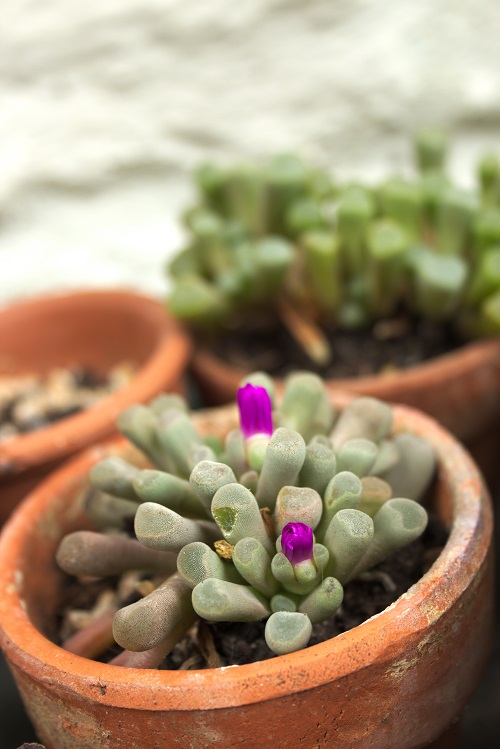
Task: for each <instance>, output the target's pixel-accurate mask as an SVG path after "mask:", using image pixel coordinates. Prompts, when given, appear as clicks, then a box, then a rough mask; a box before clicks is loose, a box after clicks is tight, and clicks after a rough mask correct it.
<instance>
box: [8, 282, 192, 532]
mask: <svg viewBox="0 0 500 749" xmlns="http://www.w3.org/2000/svg"><path fill="white" fill-rule="evenodd" d="M189 353H190V342H189V339H188V337H187V335H186V333H185V332H184V331H183V329H182V328H181V326H180V325H179V324H178V323H177V322H176V321H175V320H173V319H172V318H170V317H169V316H168V315H167V314H166V313H165V309H164V307H163V305H162V304H160V303H159V302H157V301H155V300H153V299H149V298H147V297H144V296H141V295H138V294H135V293H132V292H128V291H85V292H75V293H72V294H67V295H62V296H51V297H42V298H39V299H35V300H31V301H27V302H21V303H19V304H15V305H13V306H11V307H8V308H6V309H4V310H2V311H1V312H0V375H2V374H9V375H11V374H17V373H26V372H39V373H41V374H43V373H45V372H47V371H50V370H51V369H53V368H55V367H68V366H73V365H75V364H80V365H85V366H89V367H91V368H92V369H94V370H96V371H97V372H103V373H104V372H107V371H108V370H109V369H111V368H112V367H113V366H114V365H116V364H118V363H120V362H123V361H128V362H133V363H134V364H135V365H136V366H137V372H136V374H135V375H134V376H133V378H132V380H131V381H130V382H129V383H128V385H126V386H125V387H124V388H122V389H121V390H120V391H118V392H116V393H114V394H113V395H110V396H108V397H107V398H105V399H104V400H102V401H101V402H99V403H98V404H96V405H95V406H93V407H91V408H89V409H87V410H86V411H84V412H82V413H79V414H77V415H75V416H70V417H68V418H67V419H64V420H62V421H60V422H57V423H55V424H53V425H51V426H49V427H46V428H45V429H42V430H40V431H36V432H30V433H27V434H25V435H23V436H21V437H17V438H15V439H13V440H11V441H9V442H4V443H1V444H0V523H1V522H3V521H4V520H5V518H6V517H7V516H8V515H9V514H10V512H11V510H12V508H13V507H14V506H15V505H16V504H17V502H18V501H19V500H20V499H22V497H24V496H25V495H26V494H27V493H28V492H29V491H30V489H32V488H33V486H35V484H36V483H37V482H38V481H39V480H40V479H41V478H42V477H44V476H46V475H47V474H48V473H49V472H50V471H52V470H53V469H54V467H55V466H57V465H59V464H60V463H61V462H62V461H63V460H64V459H65V458H67V457H68V456H70V455H73V454H75V453H76V452H78V451H79V450H81V449H82V448H85V447H88V446H89V445H92V444H94V443H95V442H97V441H98V440H102V439H104V438H107V437H109V436H110V435H112V434H113V433H115V426H114V424H115V419H116V416H117V415H118V414H119V413H120V412H121V411H123V410H124V408H126V407H127V406H129V405H131V404H132V403H136V402H143V401H146V400H148V399H150V398H152V397H153V396H154V395H155V394H157V393H158V392H160V391H162V390H171V389H174V388H175V387H177V386H179V383H180V378H181V376H182V374H183V372H184V369H185V367H186V364H187V360H188V357H189Z"/></svg>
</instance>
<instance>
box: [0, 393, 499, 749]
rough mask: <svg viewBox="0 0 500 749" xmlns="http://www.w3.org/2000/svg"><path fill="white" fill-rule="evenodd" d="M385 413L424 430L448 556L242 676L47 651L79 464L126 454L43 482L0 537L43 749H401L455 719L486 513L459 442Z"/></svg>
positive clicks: (7, 592)
mask: <svg viewBox="0 0 500 749" xmlns="http://www.w3.org/2000/svg"><path fill="white" fill-rule="evenodd" d="M395 416H396V421H395V423H396V429H409V430H411V431H413V432H415V433H417V434H421V435H425V436H426V437H427V438H428V439H429V440H430V441H431V442H432V444H433V445H434V446H435V448H436V450H437V454H438V458H439V471H438V477H437V479H436V482H435V486H434V488H433V491H432V501H433V504H434V506H435V508H436V509H437V511H438V512H439V514H440V516H441V517H442V519H443V520H444V521H445V522H446V523H447V524H449V527H450V536H449V540H448V542H447V544H446V546H445V548H444V550H443V552H442V553H441V555H440V556H439V558H438V559H437V561H436V562H435V564H434V565H433V566H432V568H431V569H430V570H429V571H428V572H427V573H426V574H425V575H424V577H423V578H422V579H421V580H420V581H419V582H418V583H417V584H416V585H414V586H412V587H411V588H410V590H408V592H407V593H405V594H404V595H403V596H401V598H399V599H398V600H397V601H396V602H395V603H394V604H392V605H391V606H390V607H389V608H387V609H386V610H385V611H383V612H382V613H380V614H378V615H377V616H374V617H372V618H371V619H369V620H368V621H366V622H364V623H363V624H361V625H360V626H358V627H356V628H355V629H353V630H351V631H349V632H346V633H344V634H341V635H339V636H338V637H335V638H333V639H331V640H329V641H327V642H323V643H321V644H319V645H315V646H312V647H310V648H307V649H305V650H302V651H299V652H296V653H292V654H290V655H285V656H280V657H276V658H272V659H270V660H268V661H265V662H260V663H254V664H250V665H245V666H238V667H234V668H231V667H230V668H221V669H207V670H204V671H156V670H135V669H127V668H119V667H117V666H110V665H107V664H102V663H96V662H93V661H89V660H87V659H84V658H81V657H79V656H76V655H72V654H70V653H68V652H66V651H64V650H62V649H61V648H59V647H58V646H56V645H54V644H53V643H52V642H51V641H50V639H49V638H50V636H51V635H53V633H54V631H55V627H56V612H57V606H58V600H59V594H60V590H61V585H62V581H63V575H62V573H61V572H60V571H59V570H58V569H57V567H56V565H55V562H54V551H55V549H56V547H57V545H58V543H59V540H60V538H61V537H62V536H63V535H64V534H65V533H67V532H69V531H71V530H74V529H75V528H77V527H82V525H84V521H83V519H82V516H81V508H80V503H81V492H82V489H83V488H84V487H85V486H86V485H87V478H86V476H87V472H88V470H89V467H90V466H91V465H92V464H93V463H94V462H95V461H96V460H98V459H101V458H102V457H103V456H105V455H107V454H109V453H110V452H117V451H118V452H122V451H125V452H127V451H128V450H130V448H125V447H124V446H123V443H115V444H113V445H111V446H109V445H108V446H105V447H99V448H94V449H92V450H90V451H87V452H86V453H85V454H83V455H82V456H80V457H78V458H77V459H76V460H74V461H72V462H71V463H70V464H68V465H66V466H65V467H63V468H62V469H61V470H59V471H58V472H57V473H55V474H54V475H53V476H52V477H50V478H49V479H48V480H47V481H46V482H44V483H43V484H42V485H41V486H40V487H38V489H37V490H36V491H35V492H34V493H33V494H32V495H31V497H30V498H29V499H27V500H26V502H25V503H23V505H22V506H21V507H20V508H19V509H18V510H17V512H16V513H15V515H14V516H13V518H12V519H11V520H10V522H9V524H8V525H7V526H6V528H5V530H4V532H3V537H2V539H1V542H0V625H1V633H0V638H1V645H2V647H3V649H4V651H5V654H6V657H7V659H8V662H9V664H10V667H11V669H12V671H13V673H14V676H15V678H16V681H17V684H18V687H19V690H20V692H21V695H22V698H23V701H24V703H25V705H26V709H27V711H28V713H29V715H30V717H31V719H32V721H33V724H34V726H35V729H36V730H37V732H38V734H39V737H40V739H41V740H42V741H43V743H45V744H46V746H47V747H48V749H74V748H75V747H80V749H104V748H105V749H118V748H119V747H123V748H125V747H127V749H144V748H145V747H151V748H152V747H155V749H177V748H179V749H180V748H182V749H215V747H217V749H220V747H221V746H223V747H236V746H238V747H241V749H255V747H264V746H265V747H272V748H273V749H292V748H293V749H297V747H298V746H302V747H304V749H313V748H316V747H327V746H335V747H336V749H353V747H356V749H368V748H369V749H389V748H390V749H396V747H397V749H409V748H410V747H423V746H427V745H428V744H429V742H431V741H434V740H436V739H437V737H438V736H440V735H441V734H442V733H443V732H444V731H445V730H446V729H447V728H448V727H449V726H450V724H452V723H453V721H454V720H455V719H456V718H457V717H458V715H459V714H460V712H461V711H462V710H463V708H464V706H465V704H466V703H467V701H468V700H469V698H470V696H471V694H472V693H473V691H474V688H475V685H476V684H477V682H478V680H479V677H480V674H481V671H482V669H483V666H484V665H485V661H486V659H487V657H488V653H489V643H490V634H491V627H492V554H491V538H492V513H491V506H490V501H489V497H488V495H487V491H486V490H485V487H484V485H483V483H482V481H481V478H480V475H479V473H478V471H477V469H476V467H475V465H474V463H473V462H472V460H471V458H470V457H469V455H468V454H467V453H466V452H465V451H464V450H463V448H462V447H461V446H460V445H459V444H458V443H457V442H456V441H455V439H454V438H452V437H451V436H450V435H449V434H448V433H447V432H446V431H444V430H443V429H442V428H441V427H439V426H438V425H437V424H436V423H435V422H433V421H432V420H431V419H429V418H428V417H426V416H424V415H421V414H419V413H417V412H415V411H413V410H411V409H407V408H404V407H397V408H396V409H395ZM197 420H198V424H199V425H200V426H201V427H202V428H203V430H204V431H206V430H209V431H211V430H212V429H214V430H215V431H217V432H218V433H219V434H221V433H225V432H226V431H227V429H228V428H230V427H232V426H234V424H235V422H236V414H235V411H234V409H233V408H228V409H219V410H214V411H212V412H208V413H201V414H199V415H198V416H197ZM454 730H455V731H456V728H455V729H453V728H452V729H451V731H452V732H453V731H454ZM449 735H450V734H448V736H449ZM448 745H449V744H448V743H447V742H446V741H445V740H444V739H443V740H442V742H441V743H436V744H435V746H436V747H437V746H442V747H444V746H448Z"/></svg>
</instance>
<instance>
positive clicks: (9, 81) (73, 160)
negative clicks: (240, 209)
mask: <svg viewBox="0 0 500 749" xmlns="http://www.w3.org/2000/svg"><path fill="white" fill-rule="evenodd" d="M499 31H500V2H499V1H498V0H482V1H481V2H479V3H477V2H475V1H474V0H455V2H451V1H450V0H418V2H416V0H384V2H382V1H381V0H379V1H378V2H376V0H335V1H333V0H251V1H247V2H243V1H241V2H235V0H105V2H103V1H102V0H85V2H81V0H51V1H50V2H40V0H3V2H2V4H1V16H0V304H6V303H8V302H9V301H11V300H14V299H17V298H22V297H25V296H27V295H32V294H38V293H42V292H43V293H45V292H49V291H54V290H61V289H67V288H77V287H82V286H94V287H95V286H101V287H106V286H116V285H121V286H128V287H131V288H136V289H139V290H142V291H146V292H148V293H150V294H153V295H156V296H163V295H164V294H165V292H166V291H167V281H166V279H165V276H164V272H163V268H164V265H165V261H166V259H167V258H168V257H169V256H170V255H171V254H172V252H173V251H174V250H175V249H176V248H177V246H178V245H179V241H180V229H179V224H178V220H177V216H178V213H179V210H180V209H181V208H182V207H183V206H184V205H185V204H186V202H187V201H188V198H189V189H190V187H189V185H190V182H189V180H190V173H191V171H192V169H193V168H194V167H195V166H196V165H198V164H199V163H200V162H201V161H204V160H206V159H216V160H220V161H225V162H229V161H232V160H234V159H241V158H244V157H262V156H265V155H269V154H274V153H276V152H281V151H285V150H291V149H294V150H297V151H298V152H299V153H302V154H303V155H305V156H306V157H307V158H310V159H313V160H315V161H317V162H318V163H320V164H322V165H326V166H328V168H329V169H330V170H331V171H332V172H333V173H334V174H337V175H339V176H340V177H345V176H360V175H363V177H366V178H367V179H371V180H374V179H377V178H379V177H381V176H383V175H385V174H387V173H392V172H395V171H396V172H401V171H407V170H408V168H409V166H410V164H411V148H410V137H411V133H412V132H413V131H414V130H415V129H416V128H417V127H419V126H421V125H427V124H435V125H440V126H444V127H446V128H448V129H449V131H450V134H451V137H452V139H453V151H452V163H451V166H452V171H453V173H454V174H455V175H456V176H457V177H458V179H460V180H461V181H462V182H464V183H467V181H470V180H471V177H472V168H473V164H474V161H475V159H476V158H477V156H478V155H479V154H480V153H482V152H484V151H485V150H487V149H491V148H493V149H495V148H496V149H497V150H498V151H499V152H500V127H499V125H500V43H499V41H498V39H499Z"/></svg>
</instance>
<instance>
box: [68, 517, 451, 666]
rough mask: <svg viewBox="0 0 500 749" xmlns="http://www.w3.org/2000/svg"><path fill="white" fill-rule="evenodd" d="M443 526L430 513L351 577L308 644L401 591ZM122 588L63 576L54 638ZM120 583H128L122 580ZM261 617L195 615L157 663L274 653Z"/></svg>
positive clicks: (422, 567)
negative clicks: (402, 543)
mask: <svg viewBox="0 0 500 749" xmlns="http://www.w3.org/2000/svg"><path fill="white" fill-rule="evenodd" d="M447 535H448V534H447V531H446V529H445V528H444V526H443V525H442V523H441V522H440V521H439V520H438V519H437V518H436V517H435V516H434V515H432V513H430V515H429V524H428V526H427V529H426V531H425V532H424V534H423V535H422V536H421V538H419V539H417V541H414V542H413V543H412V544H410V545H408V546H407V547H405V548H404V549H402V550H401V551H399V552H397V553H395V554H393V555H392V556H391V557H390V558H389V559H388V560H386V561H385V562H383V563H382V564H380V565H378V566H377V567H375V568H374V569H373V570H371V571H370V572H369V573H368V574H367V575H366V579H362V580H361V579H358V580H353V581H352V582H350V583H349V584H348V585H346V587H345V589H344V600H343V603H342V606H341V607H340V609H339V610H338V611H337V613H336V614H335V616H333V617H331V618H330V619H329V620H327V621H326V622H322V623H320V624H315V625H314V627H313V633H312V637H311V640H310V642H309V645H315V644H317V643H319V642H323V641H324V640H328V639H330V638H331V637H335V636H336V635H338V634H340V633H342V632H345V631H347V630H349V629H352V628H353V627H356V626H357V625H358V624H361V623H362V622H364V621H366V619H369V618H370V617H371V616H374V615H375V614H378V613H380V612H381V611H383V610H384V609H385V608H387V606H389V605H390V604H391V603H393V602H394V601H395V600H396V599H397V598H399V596H400V595H402V594H403V593H405V592H406V591H407V590H408V588H410V587H411V586H412V585H413V584H414V583H416V582H417V581H418V580H419V579H420V577H422V575H423V574H424V573H425V572H426V571H427V569H428V568H429V567H430V566H431V565H432V563H433V562H434V560H435V559H436V558H437V556H438V555H439V553H440V551H441V549H442V548H443V546H444V544H445V543H446V539H447ZM120 587H122V588H123V578H122V580H118V579H115V580H95V581H91V580H90V579H89V580H88V581H87V583H86V584H84V585H82V584H81V583H80V582H79V581H78V580H77V579H76V578H70V577H69V576H68V577H67V578H66V587H65V589H64V591H63V600H62V606H61V612H62V611H63V610H65V617H64V620H63V619H62V618H61V621H60V623H59V637H58V642H59V643H61V642H62V641H63V640H64V639H65V638H66V637H67V636H68V635H69V634H70V633H69V632H68V631H67V625H68V612H71V613H70V618H72V619H74V618H75V616H78V617H82V616H83V617H84V619H85V620H86V619H87V616H86V615H85V614H84V611H85V610H87V611H88V610H90V609H92V608H93V609H94V610H96V608H97V607H99V606H100V604H99V603H97V606H96V601H97V602H99V601H101V602H102V601H103V599H104V598H105V597H107V596H111V597H112V595H113V592H114V591H116V590H117V589H119V588H120ZM126 587H129V584H128V583H127V585H126ZM133 588H134V589H133V590H131V591H130V592H129V594H128V595H126V596H119V597H120V599H121V605H128V604H130V603H133V602H134V601H136V600H139V598H140V597H141V596H140V595H139V594H138V593H137V585H135V584H134V586H133ZM264 628H265V622H244V623H241V622H237V623H212V622H205V621H200V622H198V623H196V624H195V625H194V626H193V627H192V628H191V629H190V630H189V632H188V633H187V635H186V636H185V637H184V638H183V639H182V640H181V641H180V642H179V643H177V645H176V646H175V647H174V649H173V650H172V652H171V653H170V655H169V656H168V657H167V658H166V659H165V661H164V662H163V663H162V664H161V665H160V668H162V669H172V670H176V669H180V670H192V669H203V668H218V667H220V666H230V665H243V664H246V663H254V662H255V661H260V660H267V659H268V658H273V657H275V655H274V654H273V653H272V652H271V651H270V650H269V648H268V647H267V644H266V642H265V639H264ZM120 652H121V649H120V648H119V647H118V646H117V645H116V646H113V647H112V648H110V649H109V650H108V651H107V652H106V653H104V654H103V655H102V656H101V657H100V658H99V659H98V660H99V661H101V662H108V661H110V660H111V659H112V658H114V657H115V656H116V655H118V654H119V653H120Z"/></svg>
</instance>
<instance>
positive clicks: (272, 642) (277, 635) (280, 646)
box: [265, 611, 312, 655]
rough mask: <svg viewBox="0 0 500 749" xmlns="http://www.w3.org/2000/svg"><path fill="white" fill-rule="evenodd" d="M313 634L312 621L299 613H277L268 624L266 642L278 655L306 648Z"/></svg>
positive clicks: (272, 615)
mask: <svg viewBox="0 0 500 749" xmlns="http://www.w3.org/2000/svg"><path fill="white" fill-rule="evenodd" d="M311 633H312V624H311V620H310V619H309V617H308V616H307V615H306V614H302V613H300V612H299V611H296V612H292V611H276V612H275V613H274V614H271V616H270V617H269V619H268V620H267V622H266V629H265V638H266V642H267V644H268V647H269V648H270V649H271V650H272V651H273V653H276V655H286V653H293V652H294V651H295V650H301V648H305V646H306V645H307V643H308V642H309V639H310V637H311Z"/></svg>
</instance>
